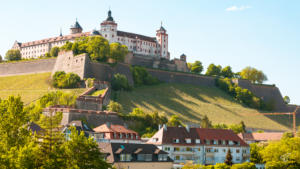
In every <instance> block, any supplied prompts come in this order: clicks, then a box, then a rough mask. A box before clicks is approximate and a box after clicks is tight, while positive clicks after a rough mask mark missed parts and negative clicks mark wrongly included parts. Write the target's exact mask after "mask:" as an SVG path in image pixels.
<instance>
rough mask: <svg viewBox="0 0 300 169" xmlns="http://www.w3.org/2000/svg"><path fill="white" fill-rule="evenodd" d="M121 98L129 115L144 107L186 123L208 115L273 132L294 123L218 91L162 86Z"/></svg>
mask: <svg viewBox="0 0 300 169" xmlns="http://www.w3.org/2000/svg"><path fill="white" fill-rule="evenodd" d="M117 98H118V99H117V101H118V102H120V103H121V104H122V105H123V107H124V110H125V112H130V111H131V110H132V109H133V108H135V107H140V108H142V109H143V110H144V111H146V112H150V111H158V112H163V113H165V114H166V115H168V116H170V115H172V114H177V115H179V116H180V117H181V119H182V120H184V121H191V122H193V123H199V119H200V118H201V117H203V115H205V114H206V115H207V116H208V117H209V119H210V120H211V121H212V122H213V123H214V124H216V123H226V124H236V123H239V122H240V121H241V120H243V121H244V122H245V124H246V126H247V127H251V128H261V129H271V130H288V128H289V127H290V124H288V123H291V122H292V119H291V118H288V117H286V116H277V117H274V116H273V117H270V116H269V117H265V116H263V115H253V114H255V113H259V112H258V111H257V110H254V109H250V108H246V107H243V106H242V105H241V104H239V103H237V102H236V101H234V100H233V99H232V98H231V97H230V96H229V95H227V94H226V93H224V92H223V91H221V90H220V89H218V88H209V87H200V86H193V85H179V84H160V85H156V86H147V87H146V86H145V87H140V88H137V89H134V90H133V91H132V92H120V93H118V96H117ZM287 124H288V125H287ZM286 126H288V127H286Z"/></svg>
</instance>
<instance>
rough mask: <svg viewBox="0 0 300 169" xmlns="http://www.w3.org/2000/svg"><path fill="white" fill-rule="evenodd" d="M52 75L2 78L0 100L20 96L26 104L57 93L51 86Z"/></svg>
mask: <svg viewBox="0 0 300 169" xmlns="http://www.w3.org/2000/svg"><path fill="white" fill-rule="evenodd" d="M50 76H51V73H40V74H30V75H19V76H7V77H0V98H2V99H4V98H7V97H8V96H10V95H20V96H21V97H22V100H23V102H24V103H25V104H28V103H30V102H31V101H34V100H36V99H38V98H40V97H41V96H43V95H44V94H45V93H47V92H49V91H55V89H54V88H52V87H51V86H50ZM83 90H84V89H64V90H62V91H65V92H72V93H74V94H76V95H77V94H80V93H81V92H83Z"/></svg>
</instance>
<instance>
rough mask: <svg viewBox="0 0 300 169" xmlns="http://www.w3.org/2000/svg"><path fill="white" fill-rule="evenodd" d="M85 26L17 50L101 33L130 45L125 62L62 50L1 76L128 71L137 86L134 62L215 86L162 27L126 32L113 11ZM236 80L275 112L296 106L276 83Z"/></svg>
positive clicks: (163, 77) (6, 68)
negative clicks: (176, 52)
mask: <svg viewBox="0 0 300 169" xmlns="http://www.w3.org/2000/svg"><path fill="white" fill-rule="evenodd" d="M82 30H83V29H82V27H81V26H80V24H79V23H78V21H77V20H76V22H75V24H74V25H73V26H71V28H70V32H71V34H70V35H66V36H62V35H60V36H58V37H54V38H48V39H44V40H38V41H33V42H27V43H20V42H17V41H16V42H15V43H14V45H13V49H19V50H20V51H21V54H22V57H23V58H37V57H39V56H41V55H44V54H45V53H47V52H49V51H50V49H51V48H52V47H54V46H62V45H64V44H65V43H66V42H67V41H71V42H72V41H74V40H75V39H76V38H78V37H82V36H94V35H101V36H103V37H105V38H106V39H108V41H109V42H110V43H112V42H119V43H121V44H124V45H126V46H127V47H128V50H129V54H128V55H127V56H126V57H125V60H124V62H123V63H118V64H116V65H115V66H113V67H112V66H110V65H108V64H105V63H96V62H93V61H91V60H90V59H89V57H88V56H87V55H86V54H81V55H77V56H74V55H73V53H72V52H71V51H69V52H65V51H62V52H60V53H59V56H58V57H57V58H55V59H40V60H34V61H22V62H15V63H2V64H0V76H11V75H20V74H31V73H42V72H52V73H54V72H56V71H65V72H73V73H76V74H78V75H79V76H80V77H81V78H82V79H83V78H96V79H97V80H100V81H110V80H111V78H112V77H113V75H114V74H116V73H120V74H124V75H125V76H126V77H127V79H128V81H129V83H130V84H131V85H133V77H132V73H131V71H130V66H131V65H138V66H143V67H146V68H147V71H148V72H149V73H150V74H151V75H152V76H154V77H156V78H157V79H158V80H160V81H162V82H167V83H183V84H193V85H204V86H208V87H215V86H216V84H215V80H216V78H215V77H212V76H204V75H197V74H192V73H188V71H189V70H188V68H187V63H186V56H185V55H184V54H182V55H181V56H180V58H179V59H177V58H175V59H173V60H170V53H169V52H168V34H167V33H166V32H167V31H166V29H165V28H163V27H162V26H161V27H160V28H159V29H158V30H157V31H156V37H148V36H144V35H139V34H134V33H129V32H124V31H119V30H117V23H116V22H115V21H114V19H113V17H112V14H111V11H109V12H108V17H107V19H106V20H104V21H103V22H102V23H101V29H100V30H93V31H91V32H84V33H83V32H82ZM234 83H236V84H238V85H239V86H241V87H242V88H246V89H248V90H250V91H251V92H253V93H254V94H255V95H256V96H258V97H260V98H262V99H263V100H264V101H266V102H273V103H274V106H275V111H280V112H291V111H294V109H295V107H296V105H286V104H285V103H284V101H283V99H282V95H281V93H280V91H279V89H278V88H277V87H276V86H274V85H257V84H252V83H250V81H248V80H241V79H236V80H235V81H234Z"/></svg>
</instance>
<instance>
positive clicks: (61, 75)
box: [52, 71, 80, 89]
mask: <svg viewBox="0 0 300 169" xmlns="http://www.w3.org/2000/svg"><path fill="white" fill-rule="evenodd" d="M79 82H80V77H79V76H78V75H77V74H74V73H68V74H66V73H65V72H64V71H58V72H55V74H54V75H53V77H52V85H53V87H56V88H61V89H65V88H76V87H78V86H79Z"/></svg>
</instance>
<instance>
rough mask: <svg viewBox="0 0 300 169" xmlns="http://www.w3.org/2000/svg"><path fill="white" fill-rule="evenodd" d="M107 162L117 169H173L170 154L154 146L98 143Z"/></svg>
mask: <svg viewBox="0 0 300 169" xmlns="http://www.w3.org/2000/svg"><path fill="white" fill-rule="evenodd" d="M98 145H99V149H100V151H101V152H102V153H104V154H107V157H106V160H107V162H109V163H111V164H112V165H113V166H114V167H116V168H117V169H124V168H126V169H127V168H130V169H141V168H145V169H171V168H172V162H173V160H172V159H171V158H170V157H169V156H168V153H167V152H165V151H163V150H161V149H159V148H158V147H157V146H155V145H153V144H130V143H98Z"/></svg>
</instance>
